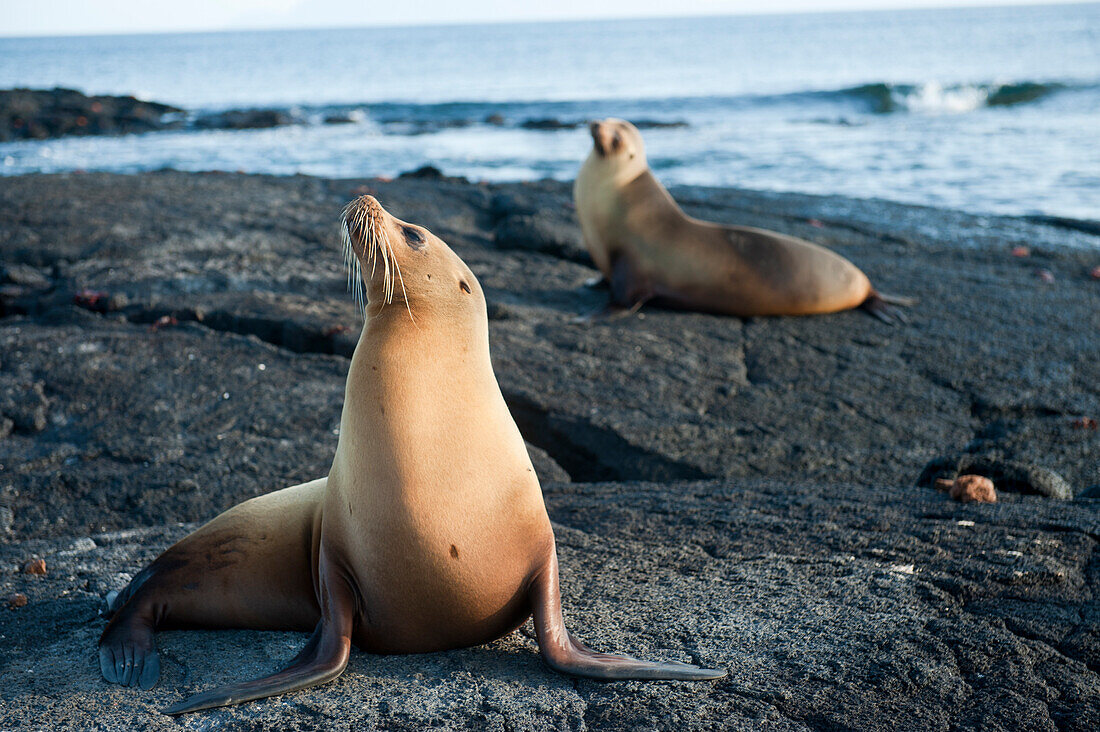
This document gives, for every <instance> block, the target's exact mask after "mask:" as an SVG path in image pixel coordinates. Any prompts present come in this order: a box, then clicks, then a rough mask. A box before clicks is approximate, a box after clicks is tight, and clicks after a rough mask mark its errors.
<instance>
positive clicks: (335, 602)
mask: <svg viewBox="0 0 1100 732" xmlns="http://www.w3.org/2000/svg"><path fill="white" fill-rule="evenodd" d="M329 584H336V585H338V586H339V587H337V588H336V589H337V590H340V589H342V590H343V592H342V593H340V592H330V593H329V596H328V597H326V598H325V600H326V601H325V602H323V603H322V611H321V620H320V622H318V623H317V628H316V629H315V630H314V631H313V635H312V636H310V639H309V642H308V643H306V647H305V648H303V649H302V651H301V653H299V654H298V655H297V656H296V657H295V658H294V660H293V661H291V662H290V664H289V665H288V666H287V667H286V668H284V669H283V670H282V671H279V672H278V673H275V674H272V675H271V676H265V677H264V678H262V679H256V680H254V681H245V682H242V683H238V684H227V685H226V686H219V687H217V688H215V689H210V690H209V691H204V692H201V693H199V694H195V695H194V696H191V697H188V698H187V699H184V700H183V701H181V702H179V703H177V704H173V705H172V706H170V707H168V708H166V709H162V710H161V711H162V712H163V713H164V714H171V715H176V714H185V713H187V712H197V711H199V710H201V709H213V708H214V707H226V706H230V705H232V704H240V703H242V702H247V701H252V700H254V699H263V698H265V697H269V696H275V695H276V694H286V693H288V692H291V691H298V690H300V689H305V688H308V687H310V686H317V685H318V684H324V683H326V682H329V681H332V680H333V679H335V678H336V677H337V676H339V675H340V674H341V673H343V672H344V668H345V667H347V665H348V658H349V657H350V656H351V631H352V618H353V617H354V601H353V599H352V597H353V595H352V594H351V590H350V588H349V587H348V586H347V583H345V582H343V581H340V580H337V581H336V582H335V583H329ZM324 589H326V590H329V589H331V588H324Z"/></svg>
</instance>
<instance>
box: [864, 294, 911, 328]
mask: <svg viewBox="0 0 1100 732" xmlns="http://www.w3.org/2000/svg"><path fill="white" fill-rule="evenodd" d="M916 304H917V299H916V298H915V297H901V296H899V295H887V294H884V293H881V292H877V291H875V290H871V294H870V295H868V296H867V299H866V300H864V301H863V303H862V304H860V306H859V307H860V308H861V309H862V310H863V311H864V312H866V313H868V314H870V315H873V316H875V317H876V318H878V319H879V320H881V321H882V322H884V323H886V324H887V325H905V324H906V323H908V322H909V318H907V317H905V314H904V313H903V312H901V311H900V310H898V308H899V307H903V308H909V307H913V306H914V305H916Z"/></svg>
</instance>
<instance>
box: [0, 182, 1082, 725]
mask: <svg viewBox="0 0 1100 732" xmlns="http://www.w3.org/2000/svg"><path fill="white" fill-rule="evenodd" d="M365 192H370V193H373V194H374V195H376V196H378V197H379V199H380V200H381V201H382V202H383V203H384V205H385V206H386V207H387V209H388V210H390V211H392V212H393V213H394V215H396V216H399V217H401V218H404V219H407V220H412V221H416V222H418V223H422V224H424V225H425V226H427V227H429V228H430V229H432V231H434V232H435V233H436V234H438V235H439V236H441V237H442V238H444V239H445V240H446V241H447V242H448V243H449V244H450V245H451V246H452V247H453V248H454V249H455V251H456V252H458V254H460V255H461V256H462V257H463V258H464V259H465V260H466V262H467V263H468V264H469V265H470V267H471V269H472V270H473V271H474V272H475V274H476V275H477V276H478V278H479V279H480V281H481V283H482V285H483V288H484V290H485V292H486V298H487V301H488V305H489V316H490V324H489V325H490V338H491V344H492V350H493V359H494V367H495V370H496V373H497V377H498V379H499V381H500V383H501V387H502V390H503V392H504V394H505V398H506V399H507V401H508V403H509V406H510V408H511V409H512V412H513V414H514V416H515V418H516V420H517V423H518V424H519V426H520V429H521V431H522V432H523V433H524V436H525V438H526V439H527V440H528V443H529V445H530V446H531V448H532V455H533V457H534V460H535V464H536V470H537V471H538V472H539V474H540V477H541V478H542V481H543V484H544V490H545V493H546V498H547V504H548V508H549V510H550V515H551V518H552V519H553V520H554V521H555V524H556V530H557V533H558V537H559V542H560V543H561V544H562V547H563V548H562V581H563V590H564V592H565V595H566V612H567V615H568V616H569V617H570V618H571V622H572V624H573V625H575V626H576V627H577V630H578V632H579V633H580V634H581V635H582V636H584V637H586V638H588V639H589V640H590V641H592V643H593V644H599V645H600V646H601V647H607V648H609V649H612V650H620V651H633V652H636V653H638V654H642V655H649V656H653V657H663V658H670V659H682V660H697V661H701V662H706V663H708V664H718V665H721V666H724V667H728V668H730V670H731V674H730V677H729V678H728V679H725V680H723V681H719V682H717V683H715V684H713V685H687V684H672V683H658V684H643V683H636V682H631V683H624V684H597V683H593V682H587V681H573V680H569V679H565V678H563V677H559V676H556V675H554V674H552V673H551V672H549V671H547V670H546V669H545V668H544V667H543V666H542V665H541V662H540V661H539V660H538V658H537V656H536V655H535V651H534V648H535V646H534V643H533V641H532V640H531V639H530V638H529V637H528V636H527V635H524V634H522V633H517V634H514V635H513V636H512V637H509V638H507V639H504V640H502V641H500V642H498V643H494V644H492V645H490V646H488V647H485V648H478V649H471V650H468V651H462V652H458V653H449V654H433V655H430V656H405V657H389V658H386V657H372V656H368V655H366V654H361V653H356V654H354V655H353V659H352V664H351V666H350V668H349V672H348V673H347V674H345V675H344V676H343V677H342V678H341V679H340V680H338V681H337V682H334V683H333V684H330V685H328V686H325V687H322V688H319V689H314V690H311V691H308V692H305V693H300V694H295V695H288V696H285V697H280V698H278V699H274V700H269V701H266V702H260V703H256V704H251V705H247V706H245V707H242V708H238V709H230V710H223V711H217V712H212V713H208V714H201V715H196V716H194V717H188V718H184V720H182V721H183V724H184V725H185V726H203V725H209V724H215V725H218V724H225V725H231V726H249V727H250V728H256V729H266V728H280V729H285V728H294V727H295V726H297V727H299V728H307V727H311V726H316V725H319V724H320V725H324V726H326V727H333V728H345V727H346V728H351V727H362V726H368V725H373V726H376V727H381V728H388V729H404V728H410V729H411V728H423V727H425V726H443V727H448V728H459V729H466V728H470V729H484V728H500V729H505V728H517V727H518V728H530V727H536V728H553V729H581V728H586V727H588V728H591V727H596V728H601V729H634V728H638V727H657V728H667V727H672V726H677V727H683V728H688V729H707V728H719V727H729V726H734V727H740V728H751V729H835V728H853V729H887V728H899V727H915V728H928V729H940V728H943V729H946V728H949V727H962V728H977V727H983V728H987V729H1017V728H1034V729H1043V728H1048V729H1054V728H1058V729H1069V730H1076V729H1081V730H1085V729H1095V728H1096V727H1097V726H1100V703H1098V702H1097V699H1100V600H1098V598H1097V589H1098V587H1100V584H1098V581H1100V554H1098V553H1097V551H1096V549H1097V542H1098V541H1100V430H1097V429H1096V419H1097V418H1100V358H1098V357H1100V335H1098V333H1100V280H1098V279H1097V278H1095V277H1094V276H1093V274H1092V273H1093V270H1094V268H1096V267H1097V266H1098V265H1100V238H1097V236H1096V235H1095V232H1090V231H1089V230H1088V227H1087V226H1086V227H1072V226H1065V225H1062V224H1060V223H1059V222H1048V221H1028V220H1024V219H1015V218H1004V217H980V216H971V215H967V214H963V213H958V212H951V211H941V210H935V209H928V208H921V207H913V206H904V205H900V204H892V203H886V202H881V201H858V200H851V199H843V198H829V197H815V196H803V195H795V194H770V193H756V192H748V191H738V190H727V189H707V188H679V189H675V190H674V194H675V195H676V196H677V197H678V199H679V200H681V202H682V203H683V204H684V206H685V208H686V209H687V210H688V212H689V213H691V214H693V215H697V216H700V217H704V218H708V219H713V220H721V221H727V222H731V223H742V224H748V225H754V226H762V227H766V228H771V229H775V230H779V231H784V232H788V233H791V234H794V235H797V236H802V237H805V238H809V239H812V240H814V241H817V242H820V243H822V244H825V245H827V246H830V247H832V248H834V249H836V250H837V251H839V252H841V253H843V254H844V255H845V256H847V257H848V258H849V259H851V260H852V261H854V262H855V263H856V264H857V265H859V266H860V267H861V268H862V269H864V270H865V271H866V272H867V273H868V274H869V275H870V277H871V279H872V281H873V282H875V283H876V285H878V286H879V287H881V289H883V290H884V291H888V292H895V293H898V294H905V295H912V296H916V297H918V298H920V303H919V305H918V306H917V307H916V308H914V309H913V310H912V312H911V313H910V315H911V320H912V322H911V323H910V325H909V326H907V327H904V328H891V327H889V326H886V325H884V324H882V323H879V322H878V321H875V320H874V319H872V318H870V317H868V316H866V315H864V314H861V313H859V312H849V313H841V314H837V315H832V316H824V317H815V318H752V319H737V318H722V317H715V316H709V315H700V314H694V313H684V312H674V311H667V310H660V309H656V308H648V309H645V310H643V312H642V313H641V314H640V315H639V316H637V317H634V318H630V319H624V320H619V321H613V322H608V323H596V324H590V325H579V324H576V323H574V322H572V320H573V318H574V317H575V316H576V315H579V314H582V313H585V312H587V311H590V310H592V309H595V308H596V307H598V306H599V305H600V303H601V302H602V299H603V298H604V297H606V295H605V294H604V293H602V292H599V291H593V290H589V289H587V288H585V287H583V286H582V283H583V281H584V280H585V279H586V278H588V277H590V276H592V274H594V271H593V269H592V268H591V265H590V263H589V262H588V258H587V254H586V253H585V252H584V250H583V248H582V247H581V246H580V243H579V232H578V230H577V226H576V222H575V216H574V213H573V210H572V205H571V201H570V195H569V187H568V185H566V184H560V183H551V182H541V183H532V184H502V185H475V184H470V183H466V182H463V181H460V180H453V179H448V180H439V179H432V177H431V176H424V175H422V176H420V177H411V176H410V177H407V178H402V179H398V180H395V181H383V180H378V179H372V180H325V179H317V178H309V177H302V176H299V177H287V178H280V177H269V176H246V175H229V174H221V173H211V174H185V173H177V172H171V171H165V172H157V173H148V174H141V175H135V176H125V175H110V174H65V175H53V176H38V175H34V176H23V177H19V178H0V536H3V538H4V541H5V543H4V545H3V546H2V548H0V597H7V596H9V595H12V594H14V593H18V594H22V595H25V596H26V598H27V600H28V602H27V604H26V606H24V607H20V608H17V609H8V608H7V607H6V606H4V607H0V673H2V674H3V676H4V678H5V679H7V680H8V683H7V684H6V685H5V689H4V690H2V691H0V699H3V704H0V728H4V729H6V728H8V727H18V726H22V725H27V724H31V725H34V726H58V725H61V726H72V727H83V726H94V725H99V726H101V727H104V728H116V727H117V728H131V727H133V726H135V725H137V726H142V727H145V728H149V729H154V728H160V727H164V728H169V727H173V726H175V722H173V721H172V720H170V719H168V718H166V717H161V716H159V715H157V714H156V711H155V710H156V708H158V707H159V706H163V705H164V704H166V703H168V702H170V701H173V700H176V699H178V698H180V697H181V696H182V695H184V694H185V693H187V692H190V691H194V690H195V689H197V688H199V687H202V686H206V685H209V684H212V683H217V682H219V681H223V680H227V679H230V678H241V677H244V676H250V675H259V674H260V673H264V672H267V671H270V670H271V669H272V668H273V667H275V666H278V665H280V663H281V662H282V661H283V660H284V659H285V658H288V657H289V656H292V655H293V654H294V652H295V649H296V647H297V646H298V645H299V644H300V642H301V641H302V638H299V637H298V636H297V635H295V634H273V633H251V632H243V631H223V632H207V631H203V632H176V633H168V634H165V635H164V636H163V637H162V644H163V648H164V649H165V657H166V658H167V659H168V661H167V662H166V664H165V666H166V668H165V674H164V676H163V678H162V683H161V685H160V686H158V687H157V688H156V689H155V690H154V691H153V692H150V693H140V692H135V691H132V690H125V689H118V688H114V687H108V686H107V685H106V684H105V683H103V682H102V681H101V679H100V678H99V676H98V671H97V669H96V667H95V663H94V644H95V639H96V637H97V634H98V632H99V631H100V630H101V628H102V622H101V621H100V620H98V619H97V618H96V612H97V610H98V607H99V603H100V598H101V597H102V595H103V594H104V593H105V592H106V591H108V590H110V589H115V588H117V587H119V586H121V584H122V583H124V581H125V577H126V576H127V575H128V574H130V573H132V572H134V571H136V570H137V569H139V568H140V567H141V566H142V564H143V563H144V562H146V561H148V560H149V559H150V558H152V557H153V556H155V554H156V553H157V552H158V551H160V550H161V549H162V548H163V547H164V546H166V545H167V543H169V542H170V541H172V540H174V539H175V538H178V537H179V536H181V535H183V533H185V532H186V531H187V530H188V528H189V527H190V526H191V525H192V524H193V522H196V521H201V520H204V519H206V518H209V517H211V516H213V515H214V514H216V513H217V512H218V511H220V510H223V509H224V508H226V507H228V506H229V505H232V504H234V503H236V502H239V501H240V500H242V499H244V498H247V497H249V496H251V495H256V494H258V493H261V492H266V491H269V490H272V489H275V488H278V487H282V486H283V485H288V484H291V483H294V482H298V481H301V480H305V479H308V478H312V477H316V476H318V475H321V474H323V473H324V472H325V470H326V469H327V465H328V462H329V461H330V460H331V456H332V451H333V450H334V449H335V444H336V438H335V436H334V434H333V430H334V429H335V428H336V426H337V425H338V419H339V409H340V403H341V400H342V396H343V379H344V374H345V373H346V369H347V357H348V355H350V352H351V349H352V348H353V347H354V342H355V338H356V335H357V328H358V326H359V324H360V321H359V319H358V315H357V313H356V312H355V307H354V305H353V304H352V302H351V301H350V298H348V296H347V295H346V293H345V291H344V282H345V277H344V274H343V271H342V268H341V258H340V255H339V244H338V240H337V238H336V236H335V231H336V225H335V221H336V216H337V214H338V212H339V210H340V208H341V206H342V205H343V203H345V202H346V201H347V200H348V199H349V198H351V197H353V196H354V195H358V194H361V193H365ZM1025 249H1026V251H1025ZM959 471H965V472H970V473H978V474H981V475H986V476H988V477H990V478H992V479H993V481H994V482H995V484H996V485H997V490H998V503H996V504H993V505H989V504H967V505H963V504H959V503H956V502H954V501H952V500H951V499H950V498H948V497H947V496H946V495H944V494H942V493H940V492H937V491H936V490H935V489H934V488H933V487H932V485H933V483H934V482H935V480H936V479H937V478H941V477H948V478H950V477H954V475H955V474H957V473H958V472H959ZM36 557H38V558H43V559H45V561H46V566H47V574H46V575H45V576H39V575H32V574H25V573H23V572H22V570H21V568H22V567H23V565H24V563H25V562H26V561H28V560H30V559H33V558H36Z"/></svg>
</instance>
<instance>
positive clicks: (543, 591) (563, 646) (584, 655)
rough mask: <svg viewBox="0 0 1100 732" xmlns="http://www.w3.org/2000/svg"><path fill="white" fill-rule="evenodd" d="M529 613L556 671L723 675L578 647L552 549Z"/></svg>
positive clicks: (698, 677) (597, 675)
mask: <svg viewBox="0 0 1100 732" xmlns="http://www.w3.org/2000/svg"><path fill="white" fill-rule="evenodd" d="M531 609H532V614H533V616H534V622H535V636H536V637H537V638H538V642H539V652H540V653H541V654H542V658H543V660H544V661H546V663H547V665H548V666H550V668H552V669H554V670H555V671H557V672H559V673H563V674H571V675H573V676H584V677H587V678H590V679H602V680H605V681H612V680H615V679H677V680H684V681H706V680H710V679H720V678H722V677H724V676H725V675H726V671H725V670H723V669H713V668H700V667H698V666H692V665H690V664H686V663H680V662H678V661H671V662H665V663H655V662H651V661H640V660H638V659H637V658H631V657H630V656H620V655H617V654H613V653H598V652H596V651H593V650H592V649H591V648H589V647H588V646H586V645H585V644H584V643H581V642H580V641H578V640H577V639H576V638H574V637H573V634H572V633H570V632H569V631H568V629H566V627H565V619H564V618H563V617H562V613H561V590H560V588H559V586H558V553H557V550H556V549H555V548H554V547H553V546H551V548H550V557H549V559H548V561H547V563H546V566H545V567H543V569H542V571H541V572H539V574H538V575H537V576H536V577H535V578H534V581H533V582H532V585H531Z"/></svg>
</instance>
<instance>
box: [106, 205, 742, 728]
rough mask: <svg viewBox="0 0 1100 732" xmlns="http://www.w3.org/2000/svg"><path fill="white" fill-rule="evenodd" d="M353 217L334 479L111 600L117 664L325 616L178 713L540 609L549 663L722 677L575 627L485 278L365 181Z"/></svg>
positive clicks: (211, 527)
mask: <svg viewBox="0 0 1100 732" xmlns="http://www.w3.org/2000/svg"><path fill="white" fill-rule="evenodd" d="M342 226H343V234H344V240H345V247H346V253H347V256H348V262H349V265H350V269H351V280H352V282H353V283H354V284H356V292H357V295H358V296H359V297H360V298H361V297H362V294H363V293H362V290H361V289H359V288H358V284H357V283H360V282H362V281H363V275H367V276H366V296H367V298H366V299H367V302H366V322H365V324H364V326H363V333H362V335H361V336H360V338H359V344H358V345H357V346H356V349H355V354H354V355H353V356H352V359H351V366H350V369H349V371H348V381H347V390H346V393H345V397H344V408H343V413H342V415H341V418H340V439H339V442H338V444H337V447H336V457H335V458H334V460H333V462H332V469H331V470H330V471H329V474H328V477H327V478H322V479H320V480H315V481H313V482H310V483H305V484H302V485H298V486H293V487H291V488H285V489H283V490H280V491H276V492H274V493H270V494H268V495H264V496H260V497H258V498H253V499H252V500H250V501H245V502H244V503H242V504H240V505H238V506H236V507H234V508H231V509H230V510H228V511H226V512H225V513H223V514H221V515H220V516H218V517H217V518H215V519H214V520H213V521H211V522H210V523H208V524H206V525H205V526H203V527H202V528H200V529H198V530H197V531H196V532H195V533H193V534H191V535H190V536H188V537H186V538H185V539H183V540H182V541H180V542H178V543H177V544H175V545H174V546H172V547H171V548H169V549H168V550H167V551H165V552H164V554H162V555H161V556H160V557H158V558H157V559H156V560H155V561H154V562H153V563H152V564H150V565H149V567H147V568H146V569H144V570H142V571H141V572H140V573H138V574H137V576H135V577H134V579H133V580H132V581H131V582H130V584H129V585H128V586H127V587H126V589H125V590H123V591H122V592H121V593H119V594H118V595H117V596H114V597H111V598H109V601H108V604H109V609H110V611H113V617H112V619H111V621H110V623H109V624H108V625H107V628H106V629H105V630H104V631H103V636H102V638H101V639H100V645H99V657H100V667H101V670H102V672H103V676H104V678H106V679H107V680H108V681H111V682H114V683H119V684H123V685H127V686H141V687H143V688H146V689H148V688H151V687H152V686H153V685H154V684H155V683H156V680H157V676H158V674H159V667H160V664H159V661H158V659H157V653H156V651H155V650H154V646H153V631H154V630H156V629H158V628H166V627H207V628H256V629H271V630H275V629H283V630H303V631H304V630H312V631H313V635H312V636H311V637H310V639H309V642H308V643H307V644H306V646H305V648H304V649H303V650H302V652H301V653H299V654H298V656H297V657H295V658H294V660H293V661H291V662H290V665H288V666H287V667H286V668H285V669H284V670H282V671H280V672H279V673H276V674H274V675H272V676H268V677H266V678H262V679H258V680H256V681H249V682H245V683H239V684H231V685H228V686H223V687H220V688H217V689H213V690H211V691H207V692H204V693H201V694H198V695H196V696H193V697H191V698H189V699H186V700H184V701H183V702H181V703H179V704H175V705H174V706H172V707H170V708H168V709H166V710H164V711H165V712H166V713H168V714H180V713H182V712H191V711H196V710H199V709H206V708H210V707H218V706H224V705H228V704H236V703H239V702H244V701H248V700H251V699H259V698H262V697H267V696H272V695H274V694H281V693H284V692H289V691H294V690H297V689H303V688H305V687H308V686H313V685H314V684H320V683H324V682H326V681H329V680H331V679H334V678H336V677H337V676H339V675H340V673H341V672H342V671H343V670H344V667H345V666H346V664H347V662H348V656H349V653H350V649H351V644H352V643H355V645H357V646H359V647H360V648H361V649H363V650H365V651H370V652H373V653H419V652H429V651H442V650H447V649H451V648H461V647H465V646H473V645H478V644H481V643H486V642H488V641H491V640H493V639H496V638H499V637H501V636H503V635H506V634H507V633H509V632H511V631H512V630H514V629H515V628H517V627H518V626H519V625H520V624H522V623H523V622H524V621H525V620H526V619H527V618H528V617H529V616H531V615H532V614H533V615H534V624H535V633H536V636H537V638H538V643H539V649H540V651H541V653H542V656H543V658H544V659H545V660H546V662H547V663H548V664H549V665H550V667H551V668H553V669H555V670H557V671H560V672H563V673H569V674H575V675H578V676H589V677H593V678H600V679H716V678H720V677H722V676H724V675H725V672H724V671H718V670H713V669H703V668H698V667H695V666H689V665H686V664H682V663H675V662H673V663H649V662H645V661H639V660H636V659H633V658H628V657H625V656H616V655H609V654H603V653H596V652H594V651H592V650H591V649H589V648H588V647H586V646H585V645H584V644H582V643H580V642H579V641H577V640H576V639H574V638H573V636H572V635H570V633H569V632H568V631H567V630H566V628H565V623H564V620H563V618H562V611H561V596H560V594H559V590H558V560H557V552H556V550H555V547H554V533H553V531H552V529H551V527H550V520H549V518H548V517H547V515H546V508H545V506H544V504H543V500H542V492H541V490H540V488H539V482H538V478H536V477H535V472H534V469H533V468H532V467H531V460H530V458H529V457H528V455H527V449H526V446H525V445H524V442H523V438H522V437H521V436H520V433H519V430H518V429H517V428H516V424H515V422H514V421H513V420H512V416H511V414H509V412H508V407H507V406H506V405H505V403H504V398H503V397H502V396H501V393H500V387H499V386H498V385H497V381H496V377H495V376H494V375H493V369H492V365H491V364H490V361H489V333H488V320H487V318H486V313H485V298H484V295H483V294H482V290H481V286H480V285H479V284H478V281H477V278H475V277H474V275H473V273H472V272H470V270H469V269H468V268H467V267H466V265H465V264H464V263H463V262H462V260H461V259H459V258H458V256H457V255H456V254H455V253H454V252H452V251H451V250H450V248H448V247H447V245H446V244H444V243H443V242H442V241H441V240H440V239H438V238H437V237H435V236H434V235H432V233H431V232H429V231H427V230H426V229H424V228H423V227H419V226H415V225H413V224H408V223H405V222H403V221H399V220H397V219H395V218H394V217H393V216H391V215H389V214H388V213H386V211H384V210H383V209H382V207H381V206H380V205H379V204H378V202H377V201H376V200H375V199H373V198H371V197H370V196H364V197H362V198H359V199H358V200H356V201H354V202H353V203H352V204H350V205H349V206H348V207H347V209H345V211H344V216H343V221H342ZM395 295H397V296H398V297H397V299H398V301H399V302H398V303H397V304H394V303H393V300H394V298H395Z"/></svg>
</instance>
